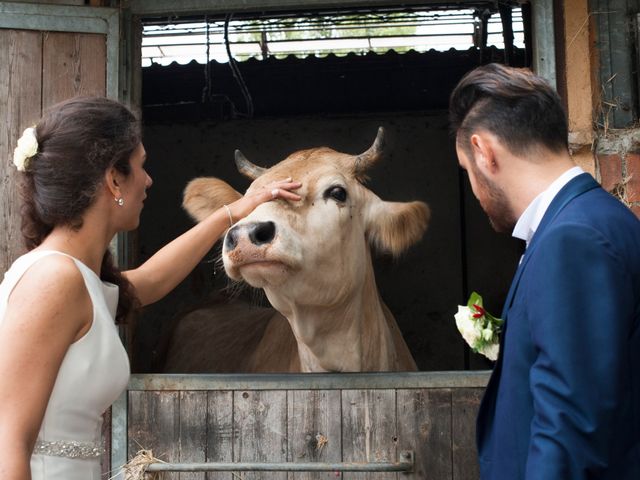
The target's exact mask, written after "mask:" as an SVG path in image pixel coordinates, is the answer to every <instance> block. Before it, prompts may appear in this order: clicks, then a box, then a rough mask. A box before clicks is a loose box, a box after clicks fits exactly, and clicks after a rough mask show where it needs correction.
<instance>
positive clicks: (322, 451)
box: [287, 390, 342, 480]
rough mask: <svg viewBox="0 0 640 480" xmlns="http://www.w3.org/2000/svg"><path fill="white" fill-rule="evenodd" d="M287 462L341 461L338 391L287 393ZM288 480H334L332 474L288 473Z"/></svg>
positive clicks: (293, 391)
mask: <svg viewBox="0 0 640 480" xmlns="http://www.w3.org/2000/svg"><path fill="white" fill-rule="evenodd" d="M288 407H289V408H288V424H289V426H288V433H289V434H288V459H287V461H289V462H324V463H337V462H341V461H342V432H341V425H340V417H341V408H342V406H341V400H340V391H338V390H292V391H289V392H288ZM288 477H289V480H317V479H325V480H329V479H332V480H335V478H336V475H335V473H332V472H316V473H313V472H301V473H289V475H288Z"/></svg>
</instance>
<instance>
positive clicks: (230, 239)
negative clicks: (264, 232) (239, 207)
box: [224, 227, 240, 250]
mask: <svg viewBox="0 0 640 480" xmlns="http://www.w3.org/2000/svg"><path fill="white" fill-rule="evenodd" d="M239 231H240V230H239V227H233V228H232V229H230V230H229V231H228V232H227V236H226V237H224V246H225V248H226V249H227V250H233V249H234V248H236V245H238V234H239Z"/></svg>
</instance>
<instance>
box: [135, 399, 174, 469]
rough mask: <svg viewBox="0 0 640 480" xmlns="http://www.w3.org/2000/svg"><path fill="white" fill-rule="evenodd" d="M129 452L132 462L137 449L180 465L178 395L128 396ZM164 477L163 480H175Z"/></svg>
mask: <svg viewBox="0 0 640 480" xmlns="http://www.w3.org/2000/svg"><path fill="white" fill-rule="evenodd" d="M128 422H129V435H128V447H127V448H128V452H129V458H132V457H133V456H134V455H135V454H136V452H138V450H140V449H146V450H149V449H151V450H153V455H154V456H155V457H156V458H159V459H161V460H164V461H166V462H173V463H178V462H179V461H180V393H179V392H153V391H149V392H130V393H129V420H128ZM177 479H178V474H177V473H167V475H166V478H165V480H177Z"/></svg>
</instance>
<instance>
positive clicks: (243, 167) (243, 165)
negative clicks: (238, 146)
mask: <svg viewBox="0 0 640 480" xmlns="http://www.w3.org/2000/svg"><path fill="white" fill-rule="evenodd" d="M235 159H236V167H238V171H239V172H240V173H241V174H243V175H244V176H245V177H249V178H250V179H251V180H255V179H256V178H258V177H259V176H260V175H262V174H263V173H264V172H266V171H267V169H266V168H262V167H259V166H257V165H254V164H253V163H251V162H250V161H249V160H247V157H245V156H244V154H243V153H242V152H241V151H240V150H236V153H235Z"/></svg>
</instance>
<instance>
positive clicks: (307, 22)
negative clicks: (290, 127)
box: [142, 5, 525, 66]
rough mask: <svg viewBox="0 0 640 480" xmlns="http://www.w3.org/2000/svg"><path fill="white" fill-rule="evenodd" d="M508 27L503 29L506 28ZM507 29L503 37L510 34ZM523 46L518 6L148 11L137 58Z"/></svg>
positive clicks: (146, 62) (147, 61) (162, 60)
mask: <svg viewBox="0 0 640 480" xmlns="http://www.w3.org/2000/svg"><path fill="white" fill-rule="evenodd" d="M505 33H506V34H507V35H505ZM507 37H508V38H507ZM505 40H506V41H507V42H513V43H512V45H513V46H515V47H518V48H524V46H525V39H524V26H523V13H522V8H521V7H520V6H513V7H511V6H509V7H508V8H507V9H505V8H504V6H503V7H502V9H501V10H499V8H498V7H495V6H491V5H487V6H480V7H475V8H466V9H459V8H458V9H447V8H442V9H424V8H423V9H403V10H398V9H377V10H375V11H371V10H369V11H355V12H354V11H350V12H322V13H317V12H312V13H307V14H303V13H301V12H296V13H292V14H290V15H282V14H280V15H277V16H274V15H263V16H261V17H259V18H255V17H254V18H247V17H242V18H235V17H232V16H231V15H227V16H226V17H223V18H220V17H218V18H215V17H213V18H209V17H206V18H200V19H194V18H186V19H176V18H168V19H163V20H161V19H148V20H146V21H145V22H144V26H143V39H142V65H143V66H150V65H152V64H160V65H169V64H170V63H172V62H177V63H179V64H185V63H189V62H191V61H194V60H195V61H196V62H198V63H201V64H206V63H208V61H211V60H215V61H217V62H220V63H224V62H227V61H229V56H230V54H231V56H232V57H233V58H234V59H235V60H237V61H246V60H248V59H251V58H255V59H259V60H265V59H267V58H269V57H275V58H285V57H288V56H290V55H293V56H296V57H299V58H304V57H307V56H310V55H311V56H316V57H325V56H327V55H329V54H334V55H337V56H344V55H347V54H350V53H354V54H357V55H364V54H367V53H369V52H374V53H378V54H384V53H386V52H388V51H390V50H393V51H395V52H397V53H406V52H408V51H411V50H413V51H416V52H426V51H429V50H437V51H446V50H449V49H457V50H466V49H469V48H473V47H484V46H491V45H493V46H495V47H496V48H499V49H502V48H504V46H505Z"/></svg>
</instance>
